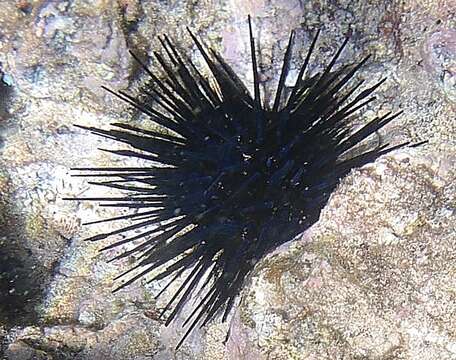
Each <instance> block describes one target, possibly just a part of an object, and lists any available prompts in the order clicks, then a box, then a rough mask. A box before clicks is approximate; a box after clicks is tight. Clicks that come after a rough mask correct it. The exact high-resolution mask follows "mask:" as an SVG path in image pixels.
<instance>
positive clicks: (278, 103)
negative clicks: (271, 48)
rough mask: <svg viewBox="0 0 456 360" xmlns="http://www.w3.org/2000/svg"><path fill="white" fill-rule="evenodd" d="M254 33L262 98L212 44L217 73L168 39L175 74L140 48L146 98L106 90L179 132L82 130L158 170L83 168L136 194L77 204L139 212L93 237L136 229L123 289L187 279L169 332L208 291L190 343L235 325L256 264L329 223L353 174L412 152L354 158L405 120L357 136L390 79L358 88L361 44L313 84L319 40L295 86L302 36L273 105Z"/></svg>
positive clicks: (171, 305)
mask: <svg viewBox="0 0 456 360" xmlns="http://www.w3.org/2000/svg"><path fill="white" fill-rule="evenodd" d="M249 30H250V45H251V58H252V64H253V80H254V95H253V97H252V96H251V95H250V94H249V92H248V90H247V88H246V87H245V86H244V85H243V83H242V82H241V81H240V79H239V78H238V77H237V76H236V74H235V73H234V71H233V70H232V69H231V68H230V67H229V66H228V65H227V64H226V63H225V61H224V60H223V59H222V58H221V57H220V55H219V54H217V52H215V51H214V50H212V49H206V47H205V46H203V44H202V43H201V42H200V41H199V40H198V39H197V38H196V37H195V35H193V34H192V32H191V31H190V30H189V31H188V32H189V34H190V36H191V38H192V39H193V41H194V43H195V45H196V47H197V48H198V50H199V52H200V54H201V55H202V57H203V58H204V61H205V63H206V64H207V66H208V68H209V70H210V74H211V78H208V77H205V76H203V75H202V72H200V71H199V70H198V68H197V67H196V66H195V65H194V63H193V62H192V61H191V60H190V59H189V58H188V57H187V56H186V55H185V54H182V52H180V51H178V50H177V49H176V47H175V46H174V45H173V43H172V42H171V41H170V40H169V38H168V37H167V36H163V37H162V38H161V39H160V42H161V45H162V47H163V49H164V52H165V54H166V56H165V57H164V56H162V55H161V54H159V53H155V57H156V59H157V60H158V62H159V63H160V65H161V67H162V70H163V71H164V73H165V74H166V76H165V78H164V79H163V78H162V79H160V78H159V77H158V76H157V75H156V74H155V73H154V72H153V71H151V70H149V69H148V68H147V66H146V65H145V64H144V63H143V62H142V61H141V60H140V59H139V58H138V57H137V56H136V55H134V54H133V53H132V56H133V57H134V59H135V60H136V61H137V62H138V63H139V64H140V65H141V66H142V68H143V69H144V71H145V72H146V73H147V74H148V76H149V77H150V81H149V82H148V83H147V84H146V85H144V86H143V87H142V89H141V92H140V95H139V97H135V96H131V95H129V94H127V93H125V92H123V91H119V92H115V91H112V90H109V89H106V90H107V91H109V92H110V93H112V94H113V95H115V96H117V97H118V98H120V99H121V100H123V101H125V102H127V103H128V104H130V105H131V106H133V107H134V108H136V109H138V110H139V111H141V112H142V113H144V114H146V115H147V116H148V117H149V118H150V120H151V121H152V122H154V123H156V124H158V125H159V127H161V128H163V129H164V130H166V131H152V130H145V129H141V128H138V127H135V126H131V125H128V124H123V123H115V124H112V126H113V127H114V129H112V130H102V129H97V128H93V127H85V126H79V127H80V128H83V129H86V130H89V131H90V132H92V133H94V134H96V135H99V136H103V137H106V138H109V139H112V140H115V141H118V142H121V143H124V144H127V145H128V146H129V149H124V150H105V151H109V152H111V153H113V154H116V155H120V156H127V157H134V158H139V159H143V160H145V161H147V162H148V163H149V164H150V165H148V166H146V167H129V168H123V167H122V168H117V167H109V168H77V169H74V170H78V171H79V172H80V173H79V176H90V177H97V178H102V180H99V181H97V182H93V184H97V185H102V186H107V187H110V188H116V189H120V190H122V191H124V192H125V194H124V195H123V196H120V197H116V198H109V197H106V198H104V197H99V198H77V199H76V200H90V201H101V202H105V204H104V205H105V206H113V207H119V208H128V209H131V213H129V214H128V215H123V216H117V217H114V218H109V219H104V220H98V221H94V222H91V223H89V224H93V223H101V222H108V221H116V220H125V219H128V220H131V221H132V223H131V224H130V225H128V226H124V227H121V228H119V229H115V230H112V231H111V230H110V231H108V232H106V233H102V234H98V235H96V236H93V237H91V238H89V239H87V240H90V241H100V240H103V239H106V238H109V237H115V236H117V235H123V238H121V239H120V240H119V239H118V240H116V241H115V242H113V243H111V244H110V245H108V246H106V247H104V248H103V250H107V249H113V248H116V247H119V246H121V245H124V244H134V245H133V247H132V248H131V249H130V250H128V251H124V252H121V253H120V254H119V255H118V256H116V257H115V258H114V259H112V260H117V259H121V258H125V257H129V256H132V257H134V259H135V260H136V265H135V266H134V267H132V268H131V269H129V270H128V271H126V272H124V273H122V274H120V275H119V276H118V277H117V279H120V278H123V279H124V278H125V279H126V281H125V282H123V283H122V284H121V285H120V286H119V287H118V288H117V289H116V290H119V289H122V288H124V287H125V286H127V285H129V284H131V283H132V282H134V281H136V280H138V279H140V278H142V277H145V276H147V275H148V274H150V273H151V271H152V270H155V271H154V276H153V278H152V279H149V280H150V281H153V280H158V279H164V278H168V279H169V282H168V285H166V287H165V288H167V287H168V286H169V284H171V283H173V282H174V281H175V280H177V279H178V278H179V277H182V278H183V281H182V282H181V284H182V285H180V286H179V287H178V289H177V290H176V291H175V293H174V296H172V298H171V299H170V301H169V302H168V304H167V305H166V307H165V308H164V309H163V311H162V312H161V315H164V314H165V313H168V312H169V315H168V317H167V320H166V324H169V323H170V322H171V321H172V320H173V319H175V318H176V315H177V313H178V312H179V311H180V310H181V309H182V307H183V306H184V304H185V302H186V300H187V299H188V298H189V296H190V295H191V294H192V292H193V291H194V290H195V289H196V288H200V289H201V295H200V299H199V300H198V302H197V303H196V305H195V306H194V308H193V309H192V311H191V313H190V315H189V316H188V317H187V318H186V320H185V323H184V326H187V330H186V332H185V334H184V336H183V337H182V339H181V341H180V342H179V344H178V347H179V346H180V345H181V344H182V341H183V340H184V339H185V338H186V337H187V336H188V334H189V333H190V332H191V331H192V329H193V328H194V327H195V326H197V325H199V326H201V327H202V326H204V325H206V324H207V323H208V322H209V321H210V320H211V319H213V318H214V316H216V315H217V314H219V313H223V315H222V318H223V320H225V319H226V318H227V315H228V313H229V311H230V309H231V308H232V306H233V303H234V301H235V298H236V296H237V295H238V294H239V292H240V290H241V288H242V285H243V283H244V280H245V278H246V276H247V275H248V274H249V273H250V272H251V270H252V268H253V267H254V265H255V263H256V262H257V261H258V260H259V259H261V258H262V257H263V256H264V255H265V254H267V253H268V252H270V251H271V250H273V249H274V248H276V247H277V246H279V245H280V244H283V243H285V242H286V241H289V240H290V239H292V238H294V237H295V236H296V235H298V234H299V233H301V232H302V231H303V230H305V229H306V228H308V227H309V226H310V225H312V224H313V223H315V222H316V221H317V220H318V217H319V214H320V211H321V209H322V208H323V206H324V205H325V204H326V202H327V200H328V197H329V195H330V194H331V192H332V191H333V189H334V188H335V186H336V185H337V183H338V182H339V180H340V178H342V177H343V176H345V175H346V174H347V173H348V172H349V171H350V170H351V169H352V168H354V167H359V166H362V165H364V164H366V163H369V162H372V161H374V160H375V159H376V158H377V157H379V156H381V155H383V154H386V153H388V152H390V151H392V150H394V149H398V148H400V147H403V146H405V145H407V144H408V143H403V144H400V145H396V146H389V144H384V145H381V146H377V147H375V148H371V149H369V150H367V151H365V152H363V153H361V154H359V153H358V154H357V155H351V156H350V153H349V150H351V149H352V148H353V147H355V146H356V145H358V144H359V143H360V142H362V141H363V140H364V139H366V138H367V137H368V136H369V135H371V134H373V133H374V132H376V131H377V130H379V129H380V128H382V127H383V126H385V125H386V124H388V123H389V122H391V121H392V120H393V119H395V118H396V117H397V116H399V114H400V112H399V113H394V114H393V113H387V114H384V115H382V116H379V117H376V118H374V119H373V120H370V121H369V122H368V123H367V124H366V125H364V126H363V127H361V128H360V129H358V130H356V131H352V130H350V129H348V128H347V126H346V120H347V119H348V118H349V117H352V116H356V114H357V112H358V111H359V110H360V109H362V108H363V107H365V106H366V105H367V104H369V103H370V102H371V101H373V100H374V98H373V97H371V95H372V93H373V92H374V91H375V89H377V88H378V87H379V86H380V85H381V84H382V83H383V82H384V79H383V80H381V81H379V82H378V83H376V84H375V85H374V86H371V87H369V88H367V89H364V90H362V91H360V90H359V89H360V87H361V85H362V84H363V81H358V82H356V83H354V84H351V82H353V78H354V75H355V73H356V72H357V71H358V70H359V69H360V68H361V67H362V66H363V65H364V64H365V63H366V61H367V60H368V59H369V56H368V57H366V58H364V59H363V60H362V61H361V62H359V63H357V64H354V65H347V66H342V67H339V68H337V69H335V64H336V61H337V60H338V58H339V56H340V54H341V52H342V50H343V49H344V47H345V46H346V44H347V41H348V38H346V39H345V41H344V42H343V44H342V45H341V46H340V48H339V50H338V51H337V52H336V54H335V55H334V57H333V58H332V59H331V61H330V62H329V64H328V65H327V66H326V68H325V69H324V71H322V72H321V73H318V74H315V75H312V76H308V75H306V69H307V68H308V64H309V61H310V57H311V54H312V52H313V50H314V48H315V44H316V41H317V38H318V32H317V34H316V35H315V37H314V39H313V41H312V43H311V45H310V48H309V50H308V52H307V55H306V57H305V59H304V62H303V65H302V67H301V68H300V72H299V75H298V77H297V80H296V83H295V85H294V86H293V87H292V88H291V89H287V88H286V87H285V86H284V85H285V79H286V77H287V74H288V69H289V64H290V58H291V48H292V44H293V41H294V33H293V32H292V33H291V35H290V39H289V43H288V47H287V50H286V53H285V56H284V61H283V66H282V70H281V74H280V78H279V81H278V87H277V91H276V95H275V99H274V101H273V104H272V106H269V105H268V104H264V103H262V99H261V94H260V87H259V80H258V77H259V75H258V65H257V59H256V50H255V41H254V38H253V36H252V27H251V23H250V18H249ZM351 80H352V81H351ZM129 233H130V234H131V233H134V234H133V235H127V234H129ZM186 270H187V271H186ZM163 290H164V289H163Z"/></svg>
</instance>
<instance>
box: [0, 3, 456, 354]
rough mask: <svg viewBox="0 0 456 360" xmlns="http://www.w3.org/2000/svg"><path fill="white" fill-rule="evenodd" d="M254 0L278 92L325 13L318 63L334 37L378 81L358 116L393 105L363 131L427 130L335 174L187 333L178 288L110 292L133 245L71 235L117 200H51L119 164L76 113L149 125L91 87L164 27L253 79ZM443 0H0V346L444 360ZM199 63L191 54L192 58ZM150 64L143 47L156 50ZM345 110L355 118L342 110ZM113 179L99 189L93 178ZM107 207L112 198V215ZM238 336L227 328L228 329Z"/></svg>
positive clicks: (449, 272)
mask: <svg viewBox="0 0 456 360" xmlns="http://www.w3.org/2000/svg"><path fill="white" fill-rule="evenodd" d="M247 14H251V15H252V17H253V23H254V35H255V37H256V38H257V39H258V40H257V41H258V43H260V44H261V49H262V56H261V58H260V61H261V63H262V66H261V70H262V78H261V80H262V91H264V92H265V94H266V99H268V98H270V97H271V95H272V94H273V92H272V91H273V89H275V86H276V82H277V80H278V76H277V74H278V70H279V67H280V63H281V61H282V58H283V51H284V48H285V46H286V43H287V41H288V35H289V32H290V31H291V30H292V29H295V30H296V32H297V37H296V44H295V50H296V56H295V59H296V60H297V62H296V63H295V64H293V66H292V68H291V72H290V79H287V82H289V83H290V84H292V83H293V74H294V76H296V69H297V66H299V59H302V56H301V57H300V56H299V54H304V53H305V51H306V49H307V47H308V45H309V42H310V40H311V38H312V35H313V33H314V31H315V30H316V29H317V28H321V29H322V36H321V39H320V43H319V44H320V45H319V48H318V51H317V52H316V54H315V56H314V58H313V61H312V67H311V69H312V71H315V72H316V71H319V70H321V69H322V68H323V67H324V65H325V64H326V63H327V59H328V57H329V56H331V54H333V53H334V51H335V49H337V47H338V46H339V45H340V43H341V41H342V39H343V37H344V35H345V34H347V33H350V34H351V37H352V40H351V41H350V43H349V45H348V47H347V49H346V51H345V52H344V55H343V57H342V58H341V62H349V61H352V60H353V59H360V58H361V57H362V56H363V55H366V54H367V53H371V54H372V55H373V57H372V59H371V61H370V64H369V65H368V66H367V67H366V68H365V69H364V70H363V72H362V73H361V76H362V77H364V78H366V79H367V80H368V81H372V82H374V81H378V80H379V79H380V78H382V77H385V76H387V77H388V80H387V81H386V82H385V84H384V85H383V86H382V88H381V89H379V91H378V95H377V101H376V103H375V104H374V105H373V107H372V108H369V109H367V111H366V113H365V117H366V118H368V117H372V116H374V115H375V112H376V111H380V112H385V111H389V110H398V109H403V110H405V113H404V115H402V116H401V117H400V118H398V119H397V121H395V122H394V123H393V124H391V125H390V126H389V127H388V128H387V129H385V131H382V132H381V133H380V134H378V135H377V138H376V139H375V141H392V142H395V143H396V142H401V141H404V140H411V141H414V142H417V141H421V140H425V139H427V140H429V143H428V144H427V145H424V146H422V147H420V148H416V149H409V150H401V151H398V152H395V153H394V154H390V155H388V156H385V157H383V158H381V159H379V160H378V161H377V162H376V163H375V164H372V165H369V166H366V167H364V168H362V169H357V170H355V171H353V172H352V173H351V175H349V176H348V177H347V178H345V179H343V180H342V182H341V184H340V186H339V187H338V189H337V190H336V191H335V193H334V194H333V195H332V197H331V199H330V201H329V203H328V204H327V206H326V207H325V209H324V210H323V212H322V214H321V219H320V221H319V222H318V223H317V224H316V225H315V226H314V227H312V228H311V229H310V230H309V231H307V232H306V233H305V234H304V235H303V237H302V239H300V240H297V241H295V242H293V243H291V244H287V246H283V247H281V248H280V249H278V250H276V251H275V252H274V254H271V255H270V256H268V257H267V258H266V259H263V260H262V261H261V262H260V263H259V264H258V265H257V267H256V269H255V272H254V273H253V274H252V276H251V279H250V281H249V283H248V284H246V287H245V291H244V293H243V297H242V298H243V299H242V301H241V303H240V305H239V307H238V308H237V310H236V312H235V313H234V314H233V317H232V320H231V322H230V324H225V325H220V324H218V323H216V322H215V323H214V324H212V325H210V326H209V327H208V328H207V329H206V330H201V331H199V332H196V333H195V334H194V335H192V337H191V338H190V341H189V342H188V343H186V344H185V345H184V346H183V347H182V349H181V350H179V351H177V352H176V351H174V350H173V348H174V346H175V344H176V342H177V340H178V339H179V336H180V334H181V333H182V330H181V329H180V327H179V326H178V324H176V325H174V326H172V327H168V328H166V327H164V326H163V324H162V321H161V320H159V319H158V318H157V309H159V308H160V307H162V306H163V304H164V303H165V302H166V299H167V297H168V298H169V296H170V294H171V293H172V292H169V294H165V296H164V297H163V298H160V299H159V300H155V299H154V294H156V292H157V290H158V289H159V288H160V285H161V284H149V285H147V286H145V285H143V284H141V283H136V284H133V285H132V286H130V287H129V288H128V289H126V290H123V291H120V292H118V293H115V294H112V292H111V291H112V289H113V288H115V285H116V283H115V282H114V281H113V278H114V277H115V276H116V275H117V274H119V273H120V272H122V271H123V270H124V269H126V268H127V267H128V266H129V264H128V261H125V262H117V263H107V260H108V259H109V258H111V257H112V256H113V255H114V252H111V253H99V252H98V249H99V248H100V247H101V245H98V244H87V243H85V242H83V241H82V239H83V238H85V237H88V236H90V235H93V234H96V233H98V232H100V231H102V228H101V227H97V226H94V227H81V223H82V222H85V221H89V220H92V219H97V218H100V217H108V216H109V215H110V212H109V211H107V210H106V209H100V208H98V207H96V206H93V204H86V203H77V202H69V201H63V200H62V198H64V197H69V196H80V195H83V196H90V195H92V194H98V195H100V194H101V193H102V190H100V189H94V188H93V187H90V186H88V185H87V182H85V181H84V180H83V179H78V178H72V177H71V176H70V171H69V169H70V168H71V167H74V166H81V165H84V166H85V165H87V166H103V165H107V164H110V165H113V164H115V165H120V166H123V165H126V164H128V165H129V166H132V165H134V164H132V162H131V161H129V160H128V161H126V160H124V159H118V158H114V157H112V156H109V155H108V154H106V153H102V152H100V151H98V150H97V148H99V147H102V148H103V147H104V148H109V147H110V146H111V145H112V144H110V143H109V142H108V141H106V140H102V139H98V138H95V137H93V136H90V135H88V134H86V133H84V132H82V131H79V130H78V129H76V128H74V127H73V126H72V124H74V123H78V124H81V125H86V126H99V127H107V126H108V124H109V123H112V122H119V121H123V122H131V123H134V124H138V125H142V126H151V125H150V124H149V123H148V122H147V119H145V118H144V117H143V116H141V115H140V114H137V113H136V112H135V111H132V110H131V109H129V108H128V107H126V106H125V104H123V103H122V102H120V101H117V100H116V99H114V98H112V97H111V96H109V95H108V94H107V93H106V92H104V91H103V90H102V89H101V87H100V86H101V85H105V86H107V87H110V88H113V89H116V90H123V89H127V90H128V91H130V92H132V93H134V92H135V89H137V87H138V85H139V84H140V83H141V82H142V81H143V80H144V74H142V72H141V71H140V69H138V67H137V66H136V65H135V64H134V62H133V61H132V60H131V57H130V56H129V53H128V50H133V51H134V52H136V53H138V54H139V55H140V56H142V57H144V58H147V56H148V55H150V54H151V53H152V51H154V50H156V49H157V47H158V44H157V39H156V38H157V35H159V34H162V33H167V34H169V35H170V36H172V37H173V38H174V39H177V40H178V43H179V45H180V46H181V47H182V48H188V49H189V55H190V56H192V57H193V58H195V60H196V59H197V55H196V54H197V53H196V50H195V47H194V46H193V45H192V44H191V41H190V39H189V37H188V36H187V35H186V32H185V27H186V26H189V27H190V28H192V30H193V31H194V32H195V33H196V34H197V35H198V36H199V37H200V38H202V39H204V40H205V42H206V43H207V44H210V45H211V46H213V47H214V48H216V49H217V50H219V51H220V52H221V53H222V54H223V56H224V57H225V58H226V59H227V62H228V63H229V64H230V65H231V66H232V67H233V68H234V69H235V70H236V72H237V73H238V74H239V76H240V77H241V78H242V79H244V80H245V81H246V83H247V84H248V85H251V83H252V75H251V70H250V61H249V59H250V55H247V54H249V44H248V29H247V26H246V18H247ZM455 16H456V15H455V14H454V4H453V1H452V0H443V1H436V0H435V1H434V0H420V1H415V0H406V1H387V0H384V1H358V2H356V1H355V2H353V1H348V0H341V1H337V2H330V3H328V2H322V1H318V0H311V1H305V2H304V1H298V0H296V1H295V0H291V1H290V0H274V1H264V0H230V1H217V2H215V1H210V0H204V1H198V2H185V1H170V2H163V1H159V0H142V1H139V0H117V1H115V0H96V1H88V0H66V1H52V0H20V1H13V0H4V1H2V11H1V13H0V76H1V82H0V84H1V86H0V354H1V355H2V356H3V357H4V358H5V359H10V360H21V359H24V360H25V359H80V360H88V359H114V360H115V359H133V360H135V359H163V360H165V359H166V360H167V359H182V360H184V359H209V360H210V359H217V360H220V359H420V360H421V359H454V358H456V334H455V333H454V328H455V323H454V319H455V311H456V308H455V303H456V302H455V299H454V293H455V291H456V283H455V281H454V279H455V270H456V265H455V263H454V259H455V253H454V252H455V250H454V249H455V248H456V247H455V242H456V238H455V236H456V235H455V234H456V231H455V226H456V225H455V224H456V218H455V217H456V214H455V207H456V200H455V193H456V188H455V184H456V179H455V177H456V175H455V168H456V166H455V164H456V121H455V112H456V106H455V80H454V79H455V73H456V71H455V68H454V66H455V65H454V59H455V56H454V54H455V43H454V33H455V31H456V18H455ZM196 61H197V60H196ZM151 65H152V66H153V61H151ZM354 125H355V126H356V124H354ZM103 191H105V190H103ZM111 213H112V212H111ZM228 326H229V327H230V334H231V336H230V338H229V340H228V342H227V343H226V345H224V343H223V342H224V339H225V334H226V330H227V328H228Z"/></svg>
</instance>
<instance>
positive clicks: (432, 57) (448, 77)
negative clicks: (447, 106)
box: [423, 29, 456, 103]
mask: <svg viewBox="0 0 456 360" xmlns="http://www.w3.org/2000/svg"><path fill="white" fill-rule="evenodd" d="M423 59H424V62H425V66H426V70H427V71H428V73H429V74H430V75H431V77H432V79H433V80H434V81H435V82H436V83H437V84H438V85H439V87H440V88H441V89H442V91H443V93H444V94H445V95H446V96H447V97H448V99H449V100H450V101H452V102H453V103H456V30H455V29H445V30H441V31H437V32H435V33H433V34H431V35H430V36H429V38H428V39H427V41H426V42H425V44H424V46H423Z"/></svg>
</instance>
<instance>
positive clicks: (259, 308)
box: [228, 151, 456, 359]
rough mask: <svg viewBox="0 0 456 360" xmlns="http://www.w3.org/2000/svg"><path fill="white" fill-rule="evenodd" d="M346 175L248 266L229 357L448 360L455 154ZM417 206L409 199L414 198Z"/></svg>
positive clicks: (391, 162)
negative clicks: (307, 218) (280, 243)
mask: <svg viewBox="0 0 456 360" xmlns="http://www.w3.org/2000/svg"><path fill="white" fill-rule="evenodd" d="M413 152H414V151H409V154H404V153H402V154H395V155H392V156H390V157H387V158H385V159H381V160H379V161H377V163H376V164H373V165H370V166H366V167H364V168H362V169H360V170H356V171H354V172H353V173H352V174H351V175H350V176H348V177H347V178H346V179H344V180H343V182H342V184H343V185H342V186H341V187H339V188H338V190H336V192H335V193H334V194H333V195H332V196H331V199H330V201H329V203H328V206H327V207H326V208H325V209H324V211H323V213H322V216H321V218H320V221H319V222H318V224H317V225H316V226H314V227H313V228H312V229H311V230H309V231H308V232H307V233H306V234H305V235H304V238H303V240H301V241H298V242H296V243H294V244H292V245H290V246H289V247H287V248H285V249H279V250H277V251H276V252H275V253H274V254H272V255H270V256H269V257H268V258H267V259H266V260H265V261H264V262H262V263H261V264H259V266H258V267H257V268H256V270H255V274H254V275H253V277H252V285H251V287H250V288H249V290H248V291H247V292H246V294H245V297H244V300H243V302H242V304H241V306H240V308H239V309H238V312H237V314H236V317H235V320H234V321H233V323H232V328H231V332H232V338H231V339H230V340H229V344H228V348H229V349H231V351H229V354H230V358H231V359H270V358H274V359H290V358H297V359H306V358H317V359H324V358H331V359H333V358H334V359H339V358H347V359H353V358H358V357H359V358H362V357H365V358H389V357H391V358H395V359H396V358H411V359H418V358H419V359H452V358H454V357H455V355H456V353H455V349H456V337H455V336H453V332H452V330H451V329H453V328H454V326H455V323H454V317H453V315H452V314H454V313H455V311H456V305H455V303H454V301H453V295H452V294H453V292H454V291H455V286H456V283H455V282H454V281H453V280H452V279H453V278H454V275H455V272H456V267H455V265H454V263H453V261H452V260H451V259H453V258H454V256H455V255H456V254H455V248H456V247H455V245H456V233H455V232H454V224H455V223H456V187H455V186H454V184H455V183H456V181H455V180H456V173H455V172H454V169H453V170H452V171H450V172H446V173H444V174H442V173H441V172H440V171H439V168H440V167H441V165H437V164H442V163H445V162H448V161H449V162H454V160H455V156H456V154H451V155H447V154H441V156H440V157H438V158H436V159H434V161H430V159H427V158H426V157H422V156H421V157H420V155H418V154H413ZM417 199H419V201H417Z"/></svg>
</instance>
